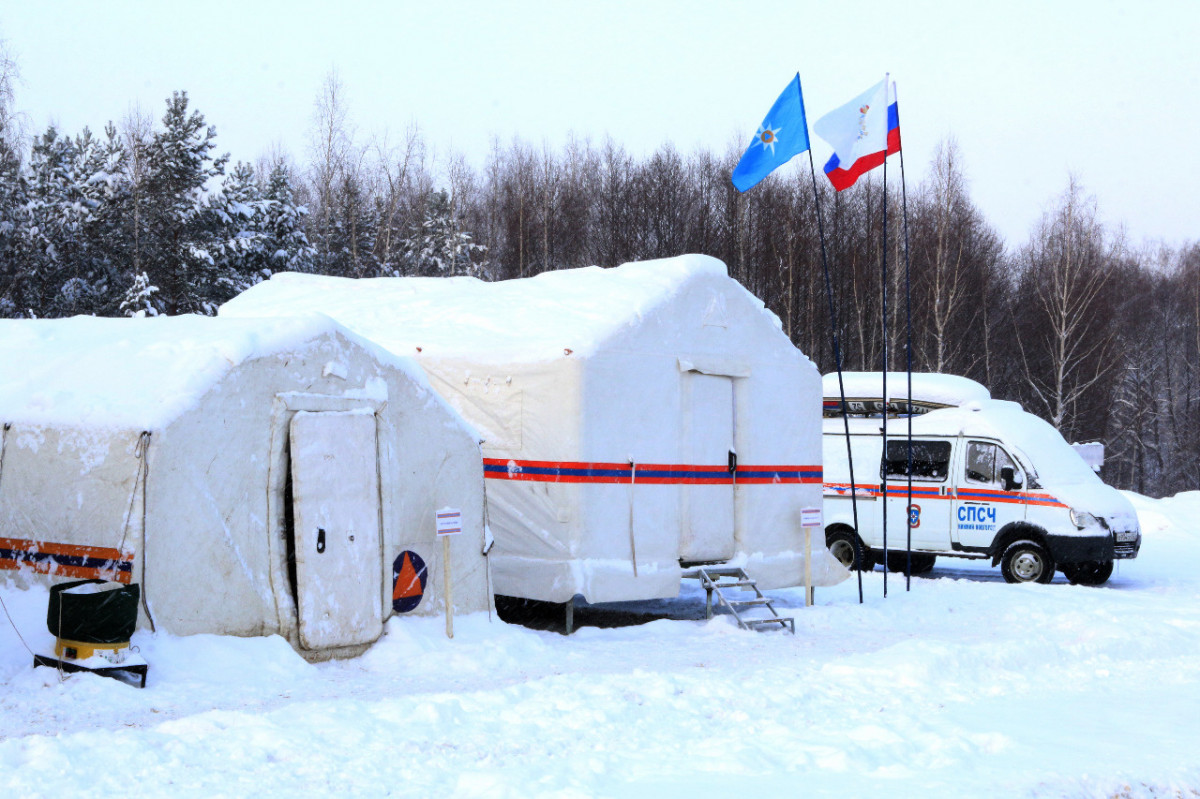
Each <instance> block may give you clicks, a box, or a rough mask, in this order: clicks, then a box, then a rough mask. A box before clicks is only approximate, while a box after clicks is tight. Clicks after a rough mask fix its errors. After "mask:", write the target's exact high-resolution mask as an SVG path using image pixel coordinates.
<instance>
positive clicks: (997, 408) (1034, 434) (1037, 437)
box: [824, 399, 1099, 483]
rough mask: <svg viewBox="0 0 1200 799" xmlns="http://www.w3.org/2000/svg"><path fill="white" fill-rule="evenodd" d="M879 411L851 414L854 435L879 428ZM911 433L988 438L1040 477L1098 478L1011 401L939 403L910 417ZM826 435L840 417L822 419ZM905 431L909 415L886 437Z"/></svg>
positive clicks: (1048, 428) (836, 430)
mask: <svg viewBox="0 0 1200 799" xmlns="http://www.w3.org/2000/svg"><path fill="white" fill-rule="evenodd" d="M881 421H882V420H880V419H879V418H878V417H875V418H857V419H854V418H852V419H850V432H851V434H853V435H870V434H875V435H878V434H879V429H880V427H881V426H882V423H881ZM912 431H913V435H914V436H940V437H957V436H959V435H962V436H968V437H978V438H990V439H995V440H997V441H1001V442H1003V443H1004V444H1006V445H1007V446H1008V447H1010V448H1014V449H1016V450H1017V453H1016V454H1017V456H1018V458H1020V459H1021V460H1022V461H1023V462H1024V463H1025V465H1026V466H1031V467H1032V468H1033V469H1034V471H1035V472H1036V473H1037V474H1038V475H1039V476H1041V477H1043V478H1046V479H1051V480H1054V481H1055V482H1065V483H1094V482H1097V481H1098V480H1099V478H1097V477H1096V475H1095V473H1094V472H1093V471H1092V470H1091V468H1089V467H1088V465H1087V464H1086V463H1084V461H1083V459H1082V458H1081V457H1080V456H1079V453H1077V452H1076V451H1075V450H1074V449H1072V447H1071V445H1070V444H1068V443H1067V442H1066V441H1065V440H1064V439H1063V437H1062V436H1061V435H1060V434H1059V432H1058V431H1057V430H1055V429H1054V427H1053V426H1052V425H1051V424H1050V423H1049V422H1046V421H1045V420H1043V419H1040V418H1039V417H1037V416H1035V415H1033V414H1032V413H1027V412H1026V411H1024V410H1022V408H1021V406H1020V405H1019V404H1018V403H1016V402H1008V401H1006V400H993V399H989V400H982V401H980V400H976V401H972V402H968V403H967V404H965V405H963V406H962V407H954V408H942V409H939V410H934V411H930V412H929V413H926V414H923V415H920V416H913V417H912ZM824 432H825V434H826V435H838V434H841V433H842V432H843V427H842V421H841V420H840V419H836V418H827V419H825V424H824ZM907 433H908V419H907V418H901V419H892V420H890V421H889V424H888V437H889V438H900V437H902V436H905V435H906V434H907Z"/></svg>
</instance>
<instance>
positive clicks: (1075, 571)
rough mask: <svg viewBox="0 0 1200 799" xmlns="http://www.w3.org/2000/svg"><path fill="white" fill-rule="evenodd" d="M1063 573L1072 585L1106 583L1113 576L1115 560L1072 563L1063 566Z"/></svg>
mask: <svg viewBox="0 0 1200 799" xmlns="http://www.w3.org/2000/svg"><path fill="white" fill-rule="evenodd" d="M1062 573H1063V574H1064V575H1066V578H1067V580H1068V581H1069V582H1070V583H1071V585H1104V584H1105V583H1106V582H1108V578H1109V577H1112V573H1113V562H1112V561H1111V560H1106V561H1104V562H1103V563H1097V562H1095V561H1092V562H1090V563H1070V564H1067V565H1065V566H1063V567H1062Z"/></svg>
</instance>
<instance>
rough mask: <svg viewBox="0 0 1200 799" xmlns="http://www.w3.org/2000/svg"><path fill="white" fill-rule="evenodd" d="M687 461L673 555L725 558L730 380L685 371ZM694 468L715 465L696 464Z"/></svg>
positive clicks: (729, 551) (729, 533) (729, 549)
mask: <svg viewBox="0 0 1200 799" xmlns="http://www.w3.org/2000/svg"><path fill="white" fill-rule="evenodd" d="M684 379H685V381H686V382H687V384H688V386H687V389H688V390H687V392H686V394H687V396H688V405H689V409H688V420H687V421H688V428H689V432H688V438H689V440H690V441H691V459H690V460H689V461H688V463H689V466H691V467H692V469H693V470H694V471H695V472H696V477H695V478H694V479H695V480H696V481H695V482H690V483H688V484H687V485H685V486H684V491H685V493H686V500H685V502H686V508H687V511H686V514H685V517H684V529H683V530H682V532H681V535H680V547H679V559H680V560H681V561H684V562H685V563H693V562H699V561H720V560H728V559H729V558H732V557H733V554H734V547H735V541H734V523H733V491H734V489H733V484H732V481H731V480H730V479H729V476H730V475H729V464H730V462H731V460H732V455H731V453H733V452H734V441H733V420H734V406H733V379H732V378H729V377H720V376H716V375H706V374H701V373H699V372H687V373H685V376H684ZM695 467H719V468H718V469H712V468H708V469H696V468H695Z"/></svg>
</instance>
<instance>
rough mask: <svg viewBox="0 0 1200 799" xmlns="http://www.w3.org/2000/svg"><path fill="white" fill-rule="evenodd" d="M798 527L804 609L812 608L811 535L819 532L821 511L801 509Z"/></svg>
mask: <svg viewBox="0 0 1200 799" xmlns="http://www.w3.org/2000/svg"><path fill="white" fill-rule="evenodd" d="M800 526H801V527H803V528H804V607H806V608H808V607H812V604H813V586H812V533H813V530H814V529H815V530H817V532H820V531H821V509H820V508H801V509H800Z"/></svg>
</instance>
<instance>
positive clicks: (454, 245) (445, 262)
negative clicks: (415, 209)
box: [406, 191, 487, 277]
mask: <svg viewBox="0 0 1200 799" xmlns="http://www.w3.org/2000/svg"><path fill="white" fill-rule="evenodd" d="M406 251H407V253H408V260H409V265H410V266H409V274H413V275H430V276H438V277H453V276H455V275H470V276H471V277H484V274H483V260H482V256H483V254H484V253H485V252H486V251H487V248H486V247H484V246H483V245H482V244H477V243H475V242H474V241H473V240H472V237H471V234H470V233H468V232H466V231H465V230H460V229H459V227H458V220H457V219H456V218H455V215H454V209H453V206H452V204H451V202H450V195H449V194H447V193H446V192H444V191H435V192H432V193H431V194H430V195H429V198H428V200H427V201H426V204H425V219H424V220H423V221H422V223H421V227H420V229H419V230H417V231H414V234H413V235H412V236H410V237H409V239H408V241H407V242H406Z"/></svg>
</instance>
